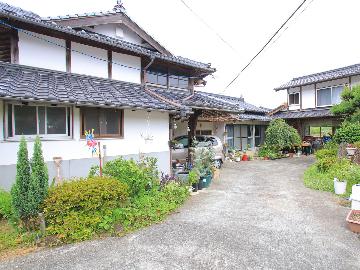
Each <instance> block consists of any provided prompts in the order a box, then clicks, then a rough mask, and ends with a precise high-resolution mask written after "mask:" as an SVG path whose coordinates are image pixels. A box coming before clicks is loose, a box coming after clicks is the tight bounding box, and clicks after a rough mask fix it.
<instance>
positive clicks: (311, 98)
mask: <svg viewBox="0 0 360 270" xmlns="http://www.w3.org/2000/svg"><path fill="white" fill-rule="evenodd" d="M315 107H316V106H315V85H314V84H311V85H305V86H303V87H302V108H303V109H310V108H315Z"/></svg>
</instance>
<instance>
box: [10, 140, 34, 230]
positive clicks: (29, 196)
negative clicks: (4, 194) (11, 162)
mask: <svg viewBox="0 0 360 270" xmlns="http://www.w3.org/2000/svg"><path fill="white" fill-rule="evenodd" d="M34 189H35V187H34V186H33V182H32V181H31V175H30V164H29V159H28V150H27V144H26V141H25V138H24V137H22V138H21V141H20V145H19V151H18V153H17V163H16V181H15V184H14V186H13V187H12V189H11V195H12V204H13V206H14V211H15V214H16V215H17V216H18V217H19V218H20V219H21V220H22V221H23V222H24V223H25V224H26V223H27V222H28V221H29V219H30V218H31V217H32V216H34V215H35V214H37V205H36V204H35V203H34V201H35V199H34V197H33V195H34V194H33V190H34Z"/></svg>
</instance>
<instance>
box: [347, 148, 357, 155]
mask: <svg viewBox="0 0 360 270" xmlns="http://www.w3.org/2000/svg"><path fill="white" fill-rule="evenodd" d="M355 151H356V148H354V147H347V148H346V152H347V154H348V156H353V155H355Z"/></svg>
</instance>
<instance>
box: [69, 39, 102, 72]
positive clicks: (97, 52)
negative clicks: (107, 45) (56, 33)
mask: <svg viewBox="0 0 360 270" xmlns="http://www.w3.org/2000/svg"><path fill="white" fill-rule="evenodd" d="M71 49H72V50H76V51H79V52H83V53H85V54H87V55H83V54H80V53H77V52H74V51H72V52H71V72H72V73H78V74H85V75H91V76H96V77H102V78H107V77H108V68H107V66H108V64H107V51H106V50H103V49H99V48H95V47H91V46H87V45H83V44H80V43H76V42H71ZM88 55H91V56H94V57H96V58H98V59H95V58H92V57H89V56H88ZM99 59H101V60H99ZM104 60H105V61H104Z"/></svg>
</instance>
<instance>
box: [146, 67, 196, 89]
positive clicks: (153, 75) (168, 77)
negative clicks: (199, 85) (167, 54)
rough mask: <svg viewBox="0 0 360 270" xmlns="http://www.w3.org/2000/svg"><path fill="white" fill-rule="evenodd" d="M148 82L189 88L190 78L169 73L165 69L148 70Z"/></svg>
mask: <svg viewBox="0 0 360 270" xmlns="http://www.w3.org/2000/svg"><path fill="white" fill-rule="evenodd" d="M145 82H146V83H150V84H156V85H162V86H166V87H175V88H184V89H186V88H188V87H189V78H187V77H185V76H181V75H176V74H173V73H172V72H169V73H167V72H166V71H164V70H148V71H147V72H146V78H145Z"/></svg>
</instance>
